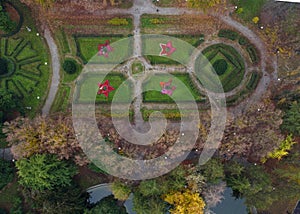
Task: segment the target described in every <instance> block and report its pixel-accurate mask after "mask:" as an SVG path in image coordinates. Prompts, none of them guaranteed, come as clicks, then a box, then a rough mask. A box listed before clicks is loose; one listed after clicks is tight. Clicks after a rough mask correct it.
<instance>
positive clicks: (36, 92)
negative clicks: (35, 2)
mask: <svg viewBox="0 0 300 214" xmlns="http://www.w3.org/2000/svg"><path fill="white" fill-rule="evenodd" d="M12 2H13V3H14V5H15V6H16V7H18V9H19V10H20V11H21V12H22V13H23V14H24V15H25V14H26V16H24V22H23V26H22V28H21V30H20V31H19V32H18V33H17V34H15V35H13V36H12V37H9V38H7V39H4V38H2V39H1V47H3V44H4V45H5V46H6V47H5V50H2V48H1V53H0V57H1V56H4V55H6V56H7V57H8V58H10V59H12V61H14V62H16V68H17V69H16V71H15V73H14V74H13V75H12V76H9V77H5V78H1V80H0V87H2V88H7V89H9V90H12V91H15V92H16V93H17V95H18V96H19V98H20V101H21V102H23V103H24V106H30V107H31V110H25V112H26V113H27V114H28V116H31V117H32V116H34V115H35V114H36V112H37V111H38V110H39V109H40V108H41V107H42V105H43V104H44V99H45V98H46V95H47V94H46V91H47V90H48V83H49V76H50V66H49V64H50V63H49V59H50V56H49V51H48V47H47V46H46V44H45V43H44V41H43V40H42V38H41V37H40V36H37V33H38V32H37V29H36V27H35V24H36V23H35V21H34V20H33V18H32V15H31V11H30V10H29V8H28V7H27V6H25V5H24V4H22V3H20V2H19V1H15V0H13V1H12ZM26 26H27V27H29V28H30V31H28V30H27V29H26ZM5 40H6V41H5ZM5 42H6V44H5ZM6 56H5V57H6ZM38 62H39V63H38ZM45 62H47V63H48V65H45V64H44V63H45ZM31 80H32V81H31ZM35 80H36V81H35ZM21 85H23V87H22V86H21ZM24 88H27V89H29V88H32V89H33V90H32V91H31V92H26V90H24ZM37 97H39V99H37Z"/></svg>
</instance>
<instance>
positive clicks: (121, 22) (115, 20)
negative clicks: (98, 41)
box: [107, 18, 129, 26]
mask: <svg viewBox="0 0 300 214" xmlns="http://www.w3.org/2000/svg"><path fill="white" fill-rule="evenodd" d="M107 23H108V24H110V25H116V26H120V25H128V24H129V23H128V21H127V19H123V18H113V19H110V20H108V22H107Z"/></svg>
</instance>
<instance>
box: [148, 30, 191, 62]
mask: <svg viewBox="0 0 300 214" xmlns="http://www.w3.org/2000/svg"><path fill="white" fill-rule="evenodd" d="M169 41H171V42H172V45H173V47H175V48H176V51H175V52H173V53H172V55H170V56H169V57H160V56H159V54H160V52H161V47H160V43H162V44H166V43H167V42H169ZM142 43H143V55H146V56H147V55H151V56H150V57H148V59H149V60H150V63H151V64H178V63H181V64H183V65H185V64H187V63H188V62H189V60H190V56H191V54H192V52H193V50H194V48H193V46H192V45H189V44H187V43H186V42H185V41H182V40H181V39H177V38H174V37H165V36H157V35H151V36H150V35H146V36H144V37H143V38H142ZM174 61H176V62H175V63H174Z"/></svg>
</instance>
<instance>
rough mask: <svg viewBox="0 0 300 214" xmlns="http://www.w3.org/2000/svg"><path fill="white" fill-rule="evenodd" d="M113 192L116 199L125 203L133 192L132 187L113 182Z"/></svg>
mask: <svg viewBox="0 0 300 214" xmlns="http://www.w3.org/2000/svg"><path fill="white" fill-rule="evenodd" d="M111 190H112V193H113V195H114V196H115V198H116V199H118V200H120V201H125V200H126V199H127V198H128V197H129V194H130V192H131V189H130V187H129V186H127V185H126V184H124V183H122V182H120V181H115V182H113V183H112V185H111Z"/></svg>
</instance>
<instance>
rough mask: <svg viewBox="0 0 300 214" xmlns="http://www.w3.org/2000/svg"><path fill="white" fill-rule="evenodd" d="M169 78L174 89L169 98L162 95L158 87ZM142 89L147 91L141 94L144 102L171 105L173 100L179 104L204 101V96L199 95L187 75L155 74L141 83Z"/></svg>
mask: <svg viewBox="0 0 300 214" xmlns="http://www.w3.org/2000/svg"><path fill="white" fill-rule="evenodd" d="M170 78H171V79H172V86H175V87H176V89H175V90H174V92H173V94H172V96H171V97H170V96H169V95H166V94H162V93H161V86H160V82H167V81H169V79H170ZM143 89H144V90H149V91H146V92H144V94H143V101H144V102H168V103H169V102H170V103H172V102H173V99H174V100H176V101H181V102H184V101H194V100H195V101H197V102H200V101H202V100H203V99H204V96H202V95H201V94H200V92H199V91H198V89H197V87H196V86H195V85H194V83H193V82H192V80H191V79H190V76H189V74H179V73H175V74H172V76H170V74H155V75H153V76H151V77H150V78H148V79H147V80H146V81H145V82H144V83H143ZM186 89H187V90H186ZM150 90H151V91H150Z"/></svg>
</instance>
